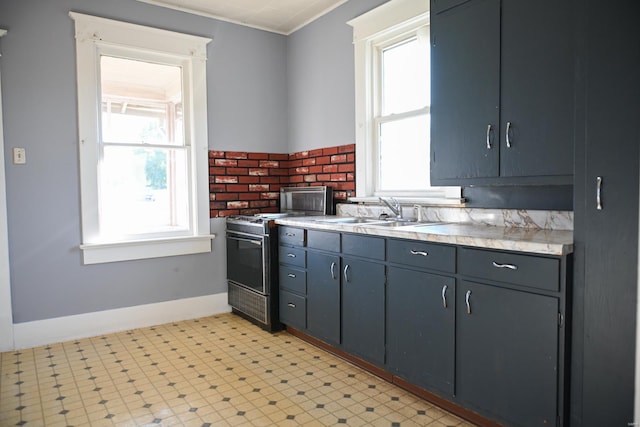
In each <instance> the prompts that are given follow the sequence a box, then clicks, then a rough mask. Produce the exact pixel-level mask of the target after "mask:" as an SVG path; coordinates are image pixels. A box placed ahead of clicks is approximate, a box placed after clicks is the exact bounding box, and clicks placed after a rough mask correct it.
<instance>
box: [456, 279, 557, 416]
mask: <svg viewBox="0 0 640 427" xmlns="http://www.w3.org/2000/svg"><path fill="white" fill-rule="evenodd" d="M467 301H468V303H469V304H468V305H467ZM468 309H469V311H470V313H469V311H468ZM456 310H457V315H456V320H457V322H456V345H457V348H456V394H457V396H458V397H459V398H460V399H461V400H462V401H464V402H465V403H467V404H468V405H469V406H473V407H475V408H477V409H479V410H482V411H486V412H488V415H490V416H495V417H497V418H499V419H501V420H504V421H506V423H507V424H516V425H519V426H550V425H555V424H556V413H557V412H556V410H557V375H558V300H557V299H556V298H552V297H547V296H541V295H535V294H529V293H526V292H520V291H513V290H509V289H503V288H498V287H494V286H489V285H482V284H477V283H472V282H466V281H462V282H459V286H458V289H457V307H456Z"/></svg>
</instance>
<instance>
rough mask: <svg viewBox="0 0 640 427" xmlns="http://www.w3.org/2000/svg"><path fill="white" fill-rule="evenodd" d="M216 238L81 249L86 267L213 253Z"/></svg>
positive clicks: (160, 240) (88, 246)
mask: <svg viewBox="0 0 640 427" xmlns="http://www.w3.org/2000/svg"><path fill="white" fill-rule="evenodd" d="M215 237H216V236H215V234H207V235H203V236H189V237H176V238H166V239H153V240H136V241H128V242H117V243H92V244H86V245H80V249H81V250H82V255H83V263H84V264H85V265H89V264H102V263H107V262H117V261H132V260H136V259H148V258H160V257H167V256H176V255H188V254H198V253H205V252H211V240H213V239H214V238H215Z"/></svg>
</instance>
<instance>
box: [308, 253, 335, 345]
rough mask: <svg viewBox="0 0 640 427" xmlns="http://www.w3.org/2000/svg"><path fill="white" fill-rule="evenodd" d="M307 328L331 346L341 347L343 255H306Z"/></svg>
mask: <svg viewBox="0 0 640 427" xmlns="http://www.w3.org/2000/svg"><path fill="white" fill-rule="evenodd" d="M307 261H308V264H307V274H308V278H307V301H308V308H307V329H308V331H309V333H310V334H311V335H313V336H315V337H317V338H319V339H321V340H322V341H326V342H328V343H330V344H335V345H339V344H340V256H338V255H334V254H326V253H321V252H311V251H309V252H308V253H307Z"/></svg>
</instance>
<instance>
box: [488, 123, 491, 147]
mask: <svg viewBox="0 0 640 427" xmlns="http://www.w3.org/2000/svg"><path fill="white" fill-rule="evenodd" d="M487 150H491V125H487Z"/></svg>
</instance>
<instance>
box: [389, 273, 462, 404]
mask: <svg viewBox="0 0 640 427" xmlns="http://www.w3.org/2000/svg"><path fill="white" fill-rule="evenodd" d="M455 301H456V281H455V279H454V278H452V277H446V276H439V275H435V274H430V273H426V272H422V271H415V270H410V269H407V268H399V267H393V266H390V267H389V268H388V271H387V366H388V368H389V370H390V371H391V372H392V373H393V374H395V375H398V376H399V377H401V378H404V379H405V380H407V381H409V382H411V383H413V384H416V385H418V386H420V387H423V388H426V389H431V388H435V389H437V390H440V391H442V392H444V393H445V394H447V395H453V393H454V368H455V358H454V355H455V353H454V350H455V347H454V345H455V340H454V337H455Z"/></svg>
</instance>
